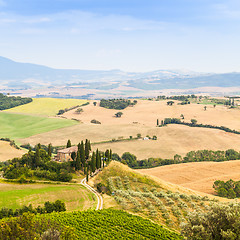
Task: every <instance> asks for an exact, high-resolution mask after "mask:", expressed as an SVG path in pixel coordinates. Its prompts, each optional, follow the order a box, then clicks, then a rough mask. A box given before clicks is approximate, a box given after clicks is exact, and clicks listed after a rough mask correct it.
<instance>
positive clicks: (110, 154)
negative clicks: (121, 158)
mask: <svg viewBox="0 0 240 240" xmlns="http://www.w3.org/2000/svg"><path fill="white" fill-rule="evenodd" d="M109 157H110V159H112V149H110V153H109Z"/></svg>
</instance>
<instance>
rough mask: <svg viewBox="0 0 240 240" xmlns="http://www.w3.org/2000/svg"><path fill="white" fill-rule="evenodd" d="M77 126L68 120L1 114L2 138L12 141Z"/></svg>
mask: <svg viewBox="0 0 240 240" xmlns="http://www.w3.org/2000/svg"><path fill="white" fill-rule="evenodd" d="M76 124H77V122H76V121H72V120H68V119H54V118H45V117H38V116H30V115H21V114H12V113H6V112H1V113H0V126H1V128H0V136H1V137H8V138H10V139H18V138H26V137H30V136H32V135H36V134H39V133H44V132H48V131H51V130H55V129H59V128H65V127H69V126H73V125H76Z"/></svg>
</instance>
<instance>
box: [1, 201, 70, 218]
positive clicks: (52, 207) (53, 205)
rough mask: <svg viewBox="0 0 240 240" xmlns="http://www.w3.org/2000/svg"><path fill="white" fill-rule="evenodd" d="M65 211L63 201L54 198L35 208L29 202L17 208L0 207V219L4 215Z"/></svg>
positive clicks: (16, 215) (15, 215)
mask: <svg viewBox="0 0 240 240" xmlns="http://www.w3.org/2000/svg"><path fill="white" fill-rule="evenodd" d="M64 211H66V206H65V203H64V202H62V201H61V200H56V201H55V202H49V201H47V202H45V203H44V206H43V207H41V206H38V207H36V208H33V206H32V204H29V205H28V206H22V207H21V208H18V209H15V210H14V209H12V208H6V207H4V208H1V209H0V219H2V218H5V217H19V216H21V215H23V214H24V213H27V212H28V213H33V214H37V213H39V214H44V213H52V212H64Z"/></svg>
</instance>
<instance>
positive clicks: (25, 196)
mask: <svg viewBox="0 0 240 240" xmlns="http://www.w3.org/2000/svg"><path fill="white" fill-rule="evenodd" d="M58 199H61V200H62V201H63V202H64V203H65V204H66V208H67V211H73V210H86V209H94V208H95V206H96V202H95V198H94V195H93V194H92V193H91V192H89V191H88V190H87V189H86V188H85V187H83V186H81V185H77V184H75V185H73V184H72V185H64V184H59V185H57V184H43V183H42V184H39V183H38V184H17V183H15V184H13V183H5V182H0V208H3V207H8V208H12V209H17V208H20V207H22V206H24V205H27V206H28V205H29V204H32V206H33V207H37V206H39V205H40V206H43V204H44V203H45V202H46V201H50V202H54V201H56V200H58Z"/></svg>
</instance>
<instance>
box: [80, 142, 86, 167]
mask: <svg viewBox="0 0 240 240" xmlns="http://www.w3.org/2000/svg"><path fill="white" fill-rule="evenodd" d="M80 159H81V162H82V166H83V167H84V166H85V162H86V159H85V150H84V143H83V141H82V142H81V146H80Z"/></svg>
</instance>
